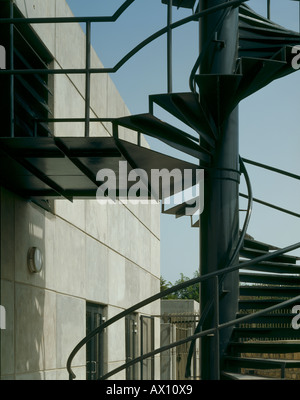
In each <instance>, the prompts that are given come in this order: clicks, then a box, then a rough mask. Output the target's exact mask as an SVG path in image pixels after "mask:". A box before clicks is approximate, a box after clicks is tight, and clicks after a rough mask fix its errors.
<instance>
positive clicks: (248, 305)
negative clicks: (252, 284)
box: [239, 299, 299, 312]
mask: <svg viewBox="0 0 300 400" xmlns="http://www.w3.org/2000/svg"><path fill="white" fill-rule="evenodd" d="M280 302H281V301H279V299H264V300H258V299H252V300H251V299H250V300H241V299H240V300H239V310H263V309H265V308H267V307H272V306H275V305H277V304H280ZM298 303H299V300H295V302H294V303H291V304H290V305H289V306H286V307H283V308H280V309H279V310H281V312H282V311H283V310H289V311H288V312H291V310H292V308H293V306H294V305H298Z"/></svg>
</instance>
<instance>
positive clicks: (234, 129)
mask: <svg viewBox="0 0 300 400" xmlns="http://www.w3.org/2000/svg"><path fill="white" fill-rule="evenodd" d="M222 3H224V0H200V11H202V10H205V9H207V8H209V7H213V6H216V5H219V4H222ZM224 13H226V14H224ZM222 17H223V18H224V20H223V22H222V25H221V27H220V28H219V29H218V31H217V32H215V35H214V39H213V40H211V34H212V28H213V27H215V26H217V25H218V24H219V21H220V20H221V18H222ZM200 28H201V29H200V45H201V48H202V49H203V48H205V47H206V46H207V41H210V42H209V45H208V48H207V47H206V48H207V51H206V53H205V55H204V57H203V61H202V64H201V66H200V73H201V74H214V75H230V74H233V72H234V69H235V63H236V58H237V49H238V45H237V44H238V8H231V9H225V10H222V11H219V12H215V13H213V14H211V15H209V16H207V17H205V18H202V19H201V21H200ZM211 95H212V96H215V94H214V93H211ZM200 99H201V92H200ZM217 128H218V131H219V137H218V142H217V148H216V151H215V155H214V158H213V162H212V168H211V170H209V171H205V190H204V192H205V194H204V196H205V200H204V211H203V213H202V214H201V219H200V222H201V223H200V270H201V274H202V275H204V274H206V273H209V272H214V271H216V270H218V269H221V268H224V267H225V266H227V265H228V264H229V261H230V257H231V256H232V254H233V251H234V249H235V247H236V244H237V242H238V235H239V213H238V210H239V205H238V199H239V190H238V187H239V177H240V175H239V150H238V108H236V109H235V110H233V111H232V112H231V114H230V115H229V116H228V118H227V119H226V120H225V121H224V122H222V124H219V125H218V126H217ZM236 261H237V260H233V262H236ZM222 285H223V289H224V292H223V294H222V293H221V296H220V305H219V311H220V323H222V322H225V321H228V320H230V319H233V318H235V315H236V311H237V305H238V290H239V289H238V272H234V273H230V274H228V276H226V277H224V279H223V282H222ZM212 293H214V282H205V283H204V284H202V285H201V299H200V303H201V311H203V310H204V308H205V305H206V304H207V303H208V301H209V300H210V299H211V296H212ZM215 319H216V316H215V315H214V314H213V312H211V314H210V315H209V316H208V318H207V320H206V322H205V324H204V326H203V329H205V328H208V327H209V328H211V327H212V326H214V321H215ZM230 335H231V329H229V330H225V331H224V330H222V331H221V332H220V355H221V357H222V354H223V353H224V351H225V348H226V345H227V343H228V341H229V337H230ZM213 342H214V341H212V340H211V338H203V339H202V341H201V376H202V379H219V376H218V374H217V373H216V371H217V370H218V363H219V362H220V360H219V359H217V358H218V357H216V355H215V349H214V347H213Z"/></svg>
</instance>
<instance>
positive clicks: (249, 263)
mask: <svg viewBox="0 0 300 400" xmlns="http://www.w3.org/2000/svg"><path fill="white" fill-rule="evenodd" d="M298 248H300V242H297V243H295V244H293V245H291V246H287V247H284V248H282V249H279V250H275V251H273V252H272V253H268V254H264V255H262V256H259V257H256V258H255V259H252V260H249V261H245V262H243V263H239V264H235V265H232V266H229V267H226V268H223V269H219V270H217V271H214V272H210V273H208V274H206V275H202V276H200V277H196V278H193V279H190V280H188V281H186V282H182V283H180V284H178V285H175V286H173V287H171V288H168V289H166V290H164V291H162V292H159V293H156V294H154V295H152V296H150V297H148V298H147V299H145V300H142V301H141V302H139V303H137V304H135V305H134V306H132V307H130V308H128V309H127V310H124V311H122V312H121V313H119V314H117V315H115V316H114V317H112V318H110V319H109V320H107V321H106V322H104V323H103V324H101V325H100V326H99V327H98V328H96V329H94V330H93V331H92V332H90V333H89V335H87V336H86V337H85V338H83V339H82V340H81V341H80V342H79V343H78V344H77V346H76V347H75V348H74V349H73V351H72V352H71V354H70V356H69V358H68V360H67V370H68V372H69V378H70V379H71V380H72V379H74V378H76V375H75V374H74V372H73V370H72V368H71V364H72V360H73V358H74V357H75V355H76V353H77V352H78V351H79V350H80V349H81V348H82V347H83V346H84V345H85V344H86V343H87V342H89V341H90V340H91V339H92V338H93V337H94V336H95V335H97V334H98V333H101V332H102V331H103V330H104V329H105V328H107V327H108V326H110V325H111V324H113V323H114V322H116V321H118V320H120V319H121V318H123V317H125V316H126V315H128V314H130V313H132V312H134V311H136V310H138V309H139V308H142V307H144V306H146V305H148V304H150V303H152V302H153V301H155V300H159V299H161V298H162V297H164V296H167V295H168V294H171V293H174V292H176V291H178V290H180V289H183V288H185V287H188V286H191V285H194V284H196V283H200V282H204V281H205V280H208V279H210V278H215V277H216V276H219V275H223V274H227V273H229V272H233V271H236V270H239V269H241V268H251V266H253V265H254V264H257V263H259V262H263V261H268V260H271V259H272V258H274V257H277V256H279V255H282V254H284V253H288V252H290V251H293V250H295V249H298Z"/></svg>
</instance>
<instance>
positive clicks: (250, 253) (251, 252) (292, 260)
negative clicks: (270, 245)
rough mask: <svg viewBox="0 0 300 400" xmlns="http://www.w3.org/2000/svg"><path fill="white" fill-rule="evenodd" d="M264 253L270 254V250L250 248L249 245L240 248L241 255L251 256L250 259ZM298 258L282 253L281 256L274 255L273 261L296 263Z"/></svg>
mask: <svg viewBox="0 0 300 400" xmlns="http://www.w3.org/2000/svg"><path fill="white" fill-rule="evenodd" d="M264 254H268V251H263V250H258V249H252V248H249V247H243V248H242V249H241V250H240V256H241V257H245V258H250V259H253V258H256V257H259V256H262V255H264ZM270 254H271V253H270ZM298 260H299V257H297V256H291V255H286V254H284V255H281V256H276V257H274V258H273V259H272V261H273V262H281V263H288V264H296V262H297V261H298Z"/></svg>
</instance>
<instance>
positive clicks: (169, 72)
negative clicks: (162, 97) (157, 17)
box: [167, 0, 173, 93]
mask: <svg viewBox="0 0 300 400" xmlns="http://www.w3.org/2000/svg"><path fill="white" fill-rule="evenodd" d="M172 6H173V0H169V2H168V21H167V26H168V32H167V81H168V93H172V89H173V88H172V80H173V77H172V29H171V28H170V25H171V24H172Z"/></svg>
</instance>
